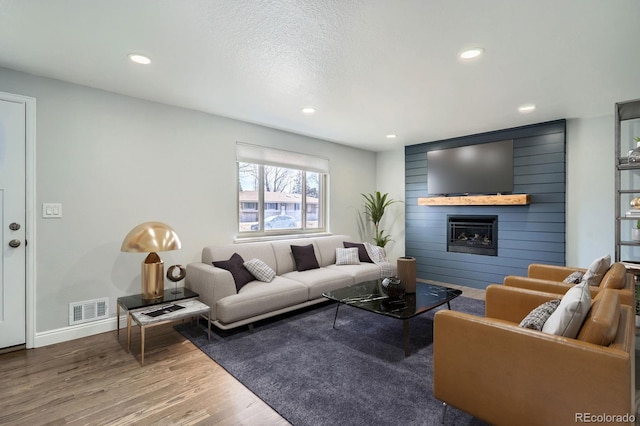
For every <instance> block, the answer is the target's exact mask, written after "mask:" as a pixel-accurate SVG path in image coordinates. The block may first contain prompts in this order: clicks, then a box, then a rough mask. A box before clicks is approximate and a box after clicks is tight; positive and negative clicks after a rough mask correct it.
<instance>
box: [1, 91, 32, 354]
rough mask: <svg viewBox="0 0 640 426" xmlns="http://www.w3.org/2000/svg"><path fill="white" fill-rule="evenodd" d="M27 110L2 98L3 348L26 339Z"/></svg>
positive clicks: (23, 106)
mask: <svg viewBox="0 0 640 426" xmlns="http://www.w3.org/2000/svg"><path fill="white" fill-rule="evenodd" d="M25 132H26V106H25V104H24V103H21V102H13V101H7V100H5V99H2V95H1V94H0V224H1V226H2V229H0V236H2V240H1V243H2V253H3V256H2V262H1V263H0V348H6V347H9V346H15V345H22V344H24V343H25V341H26V339H25V336H26V306H25V303H26V277H25V271H26V250H25V235H26V233H25V221H26V204H25V203H26V192H25V191H26V186H25V178H26V173H25V152H26V151H25V150H26V133H25Z"/></svg>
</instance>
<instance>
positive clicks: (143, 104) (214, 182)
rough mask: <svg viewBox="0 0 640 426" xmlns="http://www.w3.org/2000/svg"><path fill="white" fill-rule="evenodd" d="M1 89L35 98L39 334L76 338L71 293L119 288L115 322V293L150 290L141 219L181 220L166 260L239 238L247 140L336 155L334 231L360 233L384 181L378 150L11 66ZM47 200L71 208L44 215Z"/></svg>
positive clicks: (76, 297)
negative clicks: (366, 206) (242, 154)
mask: <svg viewBox="0 0 640 426" xmlns="http://www.w3.org/2000/svg"><path fill="white" fill-rule="evenodd" d="M0 91H2V92H8V93H14V94H20V95H25V96H32V97H35V98H36V99H37V108H36V115H37V118H36V125H37V127H36V132H37V134H36V162H37V164H36V206H37V209H38V211H37V212H36V216H37V219H36V226H37V231H36V241H35V244H36V259H37V260H36V262H37V264H36V274H37V276H36V284H35V287H36V288H35V292H36V307H35V308H36V324H35V328H36V346H38V345H40V344H47V343H52V342H53V341H58V340H65V339H66V338H69V337H68V336H70V335H71V334H72V333H71V334H70V333H68V332H67V331H68V329H69V327H68V304H69V303H70V302H76V301H83V300H89V299H95V298H100V297H109V298H110V305H109V309H110V315H111V317H112V318H111V321H110V327H113V324H114V322H115V321H114V317H115V300H116V298H117V297H119V296H124V295H129V294H134V293H139V292H140V263H141V262H142V260H143V259H144V255H143V254H134V253H121V252H120V244H121V243H122V239H123V238H124V236H125V235H126V234H127V232H128V231H129V230H130V229H131V228H133V227H134V226H135V225H137V224H139V223H141V222H145V221H149V220H158V221H162V222H166V223H168V224H169V225H171V226H172V227H173V228H174V229H175V230H176V232H177V233H178V235H179V236H180V239H181V240H182V244H183V249H182V250H179V251H175V252H166V253H161V257H162V259H163V260H164V263H165V265H166V266H168V265H172V264H177V263H180V264H186V263H188V262H193V261H199V260H200V251H201V249H202V247H203V246H205V245H211V244H230V243H232V242H233V240H234V237H235V235H236V226H237V225H236V214H237V207H236V202H237V201H236V200H237V184H236V182H237V178H236V162H235V145H236V142H237V141H242V142H248V143H253V144H261V145H265V146H270V147H275V148H281V149H287V150H291V151H298V152H304V153H309V154H311V155H314V154H315V155H319V156H323V157H327V158H329V159H330V174H331V176H330V213H329V216H330V218H329V219H330V222H329V230H330V231H331V232H333V233H340V234H349V235H352V236H354V237H357V235H358V226H357V222H356V216H357V211H358V210H359V209H360V207H361V203H360V200H361V196H360V193H362V192H372V191H374V190H375V184H376V155H375V153H372V152H369V151H363V150H359V149H354V148H348V147H345V146H342V145H338V144H335V143H330V142H326V141H322V140H318V139H313V138H308V137H304V136H300V135H296V134H292V133H287V132H282V131H278V130H273V129H269V128H265V127H261V126H257V125H252V124H248V123H244V122H239V121H236V120H231V119H226V118H222V117H218V116H214V115H210V114H204V113H200V112H196V111H191V110H185V109H180V108H175V107H170V106H166V105H162V104H157V103H152V102H147V101H142V100H139V99H134V98H130V97H126V96H121V95H117V94H113V93H108V92H104V91H100V90H95V89H91V88H87V87H83V86H78V85H73V84H68V83H64V82H61V81H57V80H51V79H46V78H39V77H35V76H31V75H28V74H24V73H20V72H15V71H11V70H6V69H2V68H0ZM44 202H59V203H62V205H63V218H62V219H42V218H41V210H40V209H41V206H42V203H44ZM170 285H172V284H170ZM65 333H66V334H65ZM83 333H84V334H91V330H89V331H86V332H83ZM53 334H57V337H51V335H53ZM80 334H82V333H80Z"/></svg>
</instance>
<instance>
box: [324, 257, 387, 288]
mask: <svg viewBox="0 0 640 426" xmlns="http://www.w3.org/2000/svg"><path fill="white" fill-rule="evenodd" d="M325 268H326V269H333V270H334V271H338V272H340V273H342V274H348V275H350V276H351V277H353V283H354V284H358V283H361V282H364V281H373V280H378V279H380V278H381V277H382V268H381V267H380V266H378V265H376V264H375V263H367V262H363V263H360V264H359V265H329V266H325ZM392 275H393V274H392Z"/></svg>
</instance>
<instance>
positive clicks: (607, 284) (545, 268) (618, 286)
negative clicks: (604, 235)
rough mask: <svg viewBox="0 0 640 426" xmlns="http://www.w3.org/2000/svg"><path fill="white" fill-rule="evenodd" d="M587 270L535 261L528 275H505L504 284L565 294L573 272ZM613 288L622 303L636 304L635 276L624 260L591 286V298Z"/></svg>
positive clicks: (615, 264) (614, 265) (569, 286)
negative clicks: (598, 283)
mask: <svg viewBox="0 0 640 426" xmlns="http://www.w3.org/2000/svg"><path fill="white" fill-rule="evenodd" d="M575 271H581V272H586V271H587V270H586V269H584V268H572V267H569V266H557V265H545V264H538V263H534V264H531V265H529V268H528V271H527V276H526V277H518V276H515V275H510V276H508V277H505V279H504V281H503V284H504V285H506V286H508V287H518V288H528V289H530V290H538V291H548V292H550V293H557V294H560V295H562V294H565V293H566V292H567V291H568V290H569V289H570V288H571V287H573V286H574V284H571V283H564V282H562V281H563V280H564V279H565V278H567V277H568V276H569V274H571V273H572V272H575ZM604 288H611V289H615V290H617V291H618V292H619V293H620V301H621V303H623V304H625V305H628V306H635V288H634V282H633V277H632V276H631V274H629V273H627V268H625V266H624V264H623V263H622V262H616V263H614V264H613V265H611V267H610V268H609V269H608V270H607V272H606V273H605V275H604V277H603V278H602V281H601V282H600V285H599V286H597V287H596V286H590V287H589V289H590V290H591V298H594V297H595V296H596V295H597V294H598V293H599V292H600V291H601V290H602V289H604Z"/></svg>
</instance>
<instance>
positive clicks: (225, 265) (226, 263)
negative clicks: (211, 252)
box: [213, 253, 255, 291]
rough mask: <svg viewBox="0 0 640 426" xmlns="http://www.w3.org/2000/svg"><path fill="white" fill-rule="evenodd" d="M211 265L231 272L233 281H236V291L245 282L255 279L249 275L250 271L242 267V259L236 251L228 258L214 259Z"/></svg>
mask: <svg viewBox="0 0 640 426" xmlns="http://www.w3.org/2000/svg"><path fill="white" fill-rule="evenodd" d="M213 266H215V267H217V268H222V269H226V270H227V271H229V272H231V275H232V276H233V281H234V282H235V283H236V290H237V291H240V289H241V288H242V287H243V286H244V285H245V284H246V283H248V282H250V281H253V280H254V279H255V278H254V277H253V275H251V272H249V271H248V270H247V268H245V267H244V260H243V259H242V256H240V255H239V254H238V253H233V254H232V255H231V258H230V259H229V260H219V261H214V262H213Z"/></svg>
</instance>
